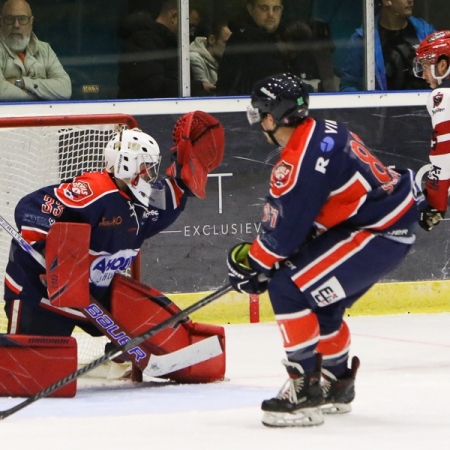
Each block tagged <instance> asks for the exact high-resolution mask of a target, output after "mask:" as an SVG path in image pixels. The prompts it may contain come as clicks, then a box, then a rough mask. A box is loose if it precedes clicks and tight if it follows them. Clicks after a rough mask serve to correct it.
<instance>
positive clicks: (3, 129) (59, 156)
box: [0, 115, 137, 363]
mask: <svg viewBox="0 0 450 450" xmlns="http://www.w3.org/2000/svg"><path fill="white" fill-rule="evenodd" d="M74 117H77V118H78V120H73V121H74V122H75V123H79V122H80V120H79V116H74ZM45 119H46V120H45V123H46V125H45V126H39V125H37V124H36V123H35V122H39V121H33V119H32V118H30V123H29V124H28V125H27V126H23V123H22V122H21V125H20V126H19V127H18V126H15V125H14V123H15V121H14V119H0V214H1V215H2V216H3V217H4V219H6V220H7V221H8V222H9V223H10V224H11V225H13V226H14V227H15V226H16V224H15V221H14V208H15V206H16V204H17V202H18V201H19V199H20V198H22V197H23V196H24V195H26V194H28V193H30V192H32V191H34V190H36V189H38V188H40V187H42V186H45V185H50V184H56V183H59V182H60V181H62V180H66V179H68V178H71V177H73V176H75V175H77V174H80V173H82V172H85V171H96V170H103V168H104V166H105V163H104V156H103V149H104V147H105V145H106V144H107V142H108V141H109V140H110V139H111V138H112V136H113V135H114V133H116V132H117V131H119V130H120V129H121V128H123V127H126V126H128V125H129V124H130V123H131V124H133V121H134V119H133V118H132V117H131V116H123V115H108V116H99V115H97V116H86V117H84V118H82V120H81V122H86V123H85V124H82V125H79V124H78V125H73V124H71V117H70V116H67V117H64V120H63V122H65V123H62V124H61V117H58V118H56V119H55V122H57V125H52V124H51V123H52V120H51V118H45ZM105 120H106V121H108V122H110V123H103V122H105ZM97 121H99V122H102V123H95V122H97ZM133 126H137V124H134V125H133ZM10 242H11V237H10V236H9V234H8V233H6V232H5V231H4V230H3V229H2V228H1V227H0V278H1V284H0V333H5V332H6V330H7V319H6V315H5V312H4V301H3V291H4V284H3V279H4V275H5V268H6V264H7V261H8V254H9V246H10ZM74 336H75V338H76V339H77V342H78V360H79V363H88V362H90V361H92V360H93V359H96V358H98V357H100V356H101V355H102V354H103V352H104V345H105V342H106V338H104V337H100V338H93V337H91V336H89V335H87V334H86V333H84V332H83V331H81V330H80V329H76V331H75V333H74Z"/></svg>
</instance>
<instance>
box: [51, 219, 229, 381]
mask: <svg viewBox="0 0 450 450" xmlns="http://www.w3.org/2000/svg"><path fill="white" fill-rule="evenodd" d="M89 236H90V226H89V225H88V224H79V223H63V222H59V223H56V224H54V225H53V226H52V227H51V228H50V231H49V233H48V236H47V243H46V266H47V267H46V277H47V289H48V293H49V299H50V302H51V303H52V304H53V305H54V306H58V307H69V308H78V309H80V310H81V311H83V312H84V314H85V315H86V316H87V317H89V319H90V320H91V321H92V322H93V323H94V324H95V325H96V326H97V328H99V329H100V330H101V332H102V333H103V334H104V335H105V336H106V337H107V338H108V339H110V340H111V338H112V336H113V335H114V333H112V331H111V327H110V325H111V323H112V322H111V319H113V321H114V325H115V327H114V329H116V328H117V327H119V329H120V330H121V332H120V333H118V332H117V331H116V332H115V333H116V334H120V335H122V334H124V333H126V334H127V336H126V338H127V339H128V338H131V339H132V338H133V337H135V336H137V335H139V334H141V333H143V332H145V331H146V330H148V329H150V328H152V327H153V326H155V325H157V324H159V323H161V322H162V321H164V320H166V319H167V318H169V317H171V316H173V315H175V314H177V313H178V312H180V308H178V307H177V306H176V305H175V304H174V303H173V302H172V301H171V300H169V299H168V298H167V297H166V296H164V295H163V294H162V293H161V292H159V291H158V290H156V289H154V288H152V287H150V286H147V285H145V284H143V283H139V282H137V281H135V280H132V279H131V278H128V277H125V276H123V275H118V274H116V275H115V276H114V278H113V281H112V290H111V291H112V294H111V314H110V316H108V317H103V316H104V312H105V311H103V309H104V308H102V307H101V305H99V304H98V303H97V302H96V301H95V300H94V299H90V295H89V261H88V258H87V257H86V255H88V254H89ZM89 302H90V303H89ZM211 336H217V337H218V338H219V341H220V345H221V348H222V350H223V352H222V354H221V355H218V356H215V357H213V358H211V359H209V360H207V361H203V362H201V363H197V364H194V365H192V366H189V367H186V368H185V369H181V370H178V371H176V372H173V373H170V374H168V375H166V376H165V378H169V379H172V380H175V381H178V382H184V383H200V382H201V383H207V382H212V381H217V380H221V379H223V377H224V375H225V332H224V329H223V327H221V326H215V325H207V324H201V323H195V322H192V320H190V319H185V320H184V321H182V322H181V323H178V324H176V325H175V326H173V327H171V328H168V329H166V330H163V331H161V332H160V333H158V334H157V335H155V336H154V337H152V338H151V339H149V340H148V341H145V342H144V343H142V344H140V346H139V347H140V349H142V351H141V352H140V353H141V354H142V355H145V357H144V358H142V359H139V360H133V359H132V358H131V357H130V360H131V361H132V362H134V363H135V364H136V365H137V366H138V367H139V368H140V369H141V370H143V371H144V370H145V369H146V367H147V365H148V362H149V358H150V355H151V354H153V355H164V354H167V353H172V352H175V351H176V350H180V349H182V348H185V347H187V346H188V345H191V344H195V343H197V342H199V341H202V340H203V339H206V338H208V337H211ZM119 341H120V340H119ZM119 344H123V342H122V341H120V342H119ZM124 356H125V357H127V356H129V354H125V355H124Z"/></svg>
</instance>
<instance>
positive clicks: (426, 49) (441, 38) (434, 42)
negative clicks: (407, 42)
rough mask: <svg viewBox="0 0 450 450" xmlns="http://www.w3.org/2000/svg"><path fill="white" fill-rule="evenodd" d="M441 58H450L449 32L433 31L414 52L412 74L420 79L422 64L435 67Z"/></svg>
mask: <svg viewBox="0 0 450 450" xmlns="http://www.w3.org/2000/svg"><path fill="white" fill-rule="evenodd" d="M441 56H447V57H448V58H450V31H448V30H445V31H435V32H434V33H431V34H430V35H428V36H427V37H426V38H425V39H424V40H423V41H422V42H421V43H420V45H419V47H418V48H417V50H416V58H415V61H414V67H413V68H414V74H415V75H416V77H419V78H422V74H423V67H422V64H423V63H424V62H428V63H429V64H430V65H431V66H433V65H435V64H436V63H437V62H438V60H439V58H440V57H441Z"/></svg>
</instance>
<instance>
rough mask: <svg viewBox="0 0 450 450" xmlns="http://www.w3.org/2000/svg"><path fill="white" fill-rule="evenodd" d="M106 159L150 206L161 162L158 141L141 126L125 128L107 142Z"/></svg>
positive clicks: (116, 172)
mask: <svg viewBox="0 0 450 450" xmlns="http://www.w3.org/2000/svg"><path fill="white" fill-rule="evenodd" d="M105 159H106V170H107V171H108V172H110V173H113V174H114V177H115V178H119V179H121V180H123V181H124V182H125V183H126V184H127V186H128V187H129V188H130V190H131V192H132V193H133V195H134V196H135V197H136V198H137V199H138V200H139V201H140V202H141V203H142V204H143V205H145V206H148V204H149V200H150V194H151V190H152V186H151V185H152V183H154V182H155V181H156V179H157V178H158V171H159V164H160V162H161V156H160V154H159V146H158V144H157V142H156V141H155V140H154V139H153V138H152V137H151V136H149V135H148V134H146V133H144V132H142V131H141V130H139V129H138V128H133V129H132V130H122V131H121V132H120V133H117V134H116V135H115V136H114V138H113V139H111V140H110V141H109V142H108V144H107V145H106V148H105Z"/></svg>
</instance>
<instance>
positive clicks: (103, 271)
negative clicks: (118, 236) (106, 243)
mask: <svg viewBox="0 0 450 450" xmlns="http://www.w3.org/2000/svg"><path fill="white" fill-rule="evenodd" d="M136 254H137V252H136V251H135V250H121V251H119V252H117V253H114V254H113V255H109V254H107V255H100V256H99V257H97V258H96V259H95V260H94V261H93V262H92V263H91V267H90V277H91V281H92V283H93V284H95V285H96V286H101V287H107V286H109V284H110V283H111V281H112V279H113V276H114V274H115V273H117V272H123V271H125V270H127V269H128V267H130V265H131V263H132V262H133V259H134V258H135V256H136Z"/></svg>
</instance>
